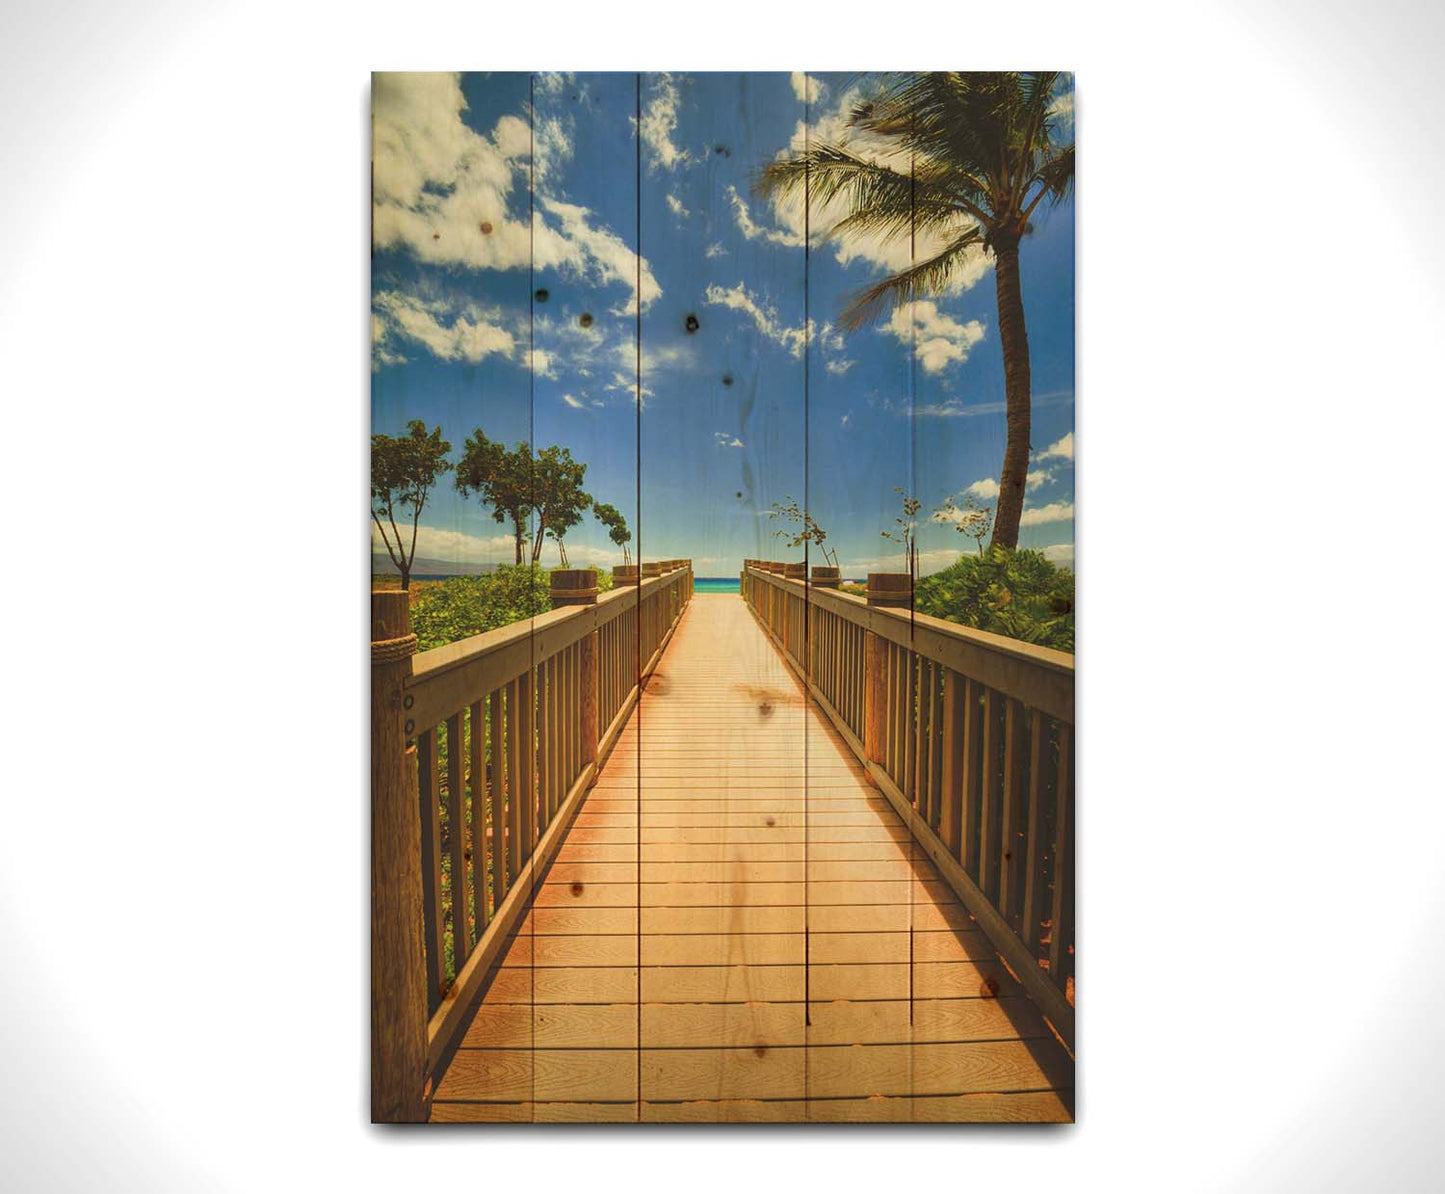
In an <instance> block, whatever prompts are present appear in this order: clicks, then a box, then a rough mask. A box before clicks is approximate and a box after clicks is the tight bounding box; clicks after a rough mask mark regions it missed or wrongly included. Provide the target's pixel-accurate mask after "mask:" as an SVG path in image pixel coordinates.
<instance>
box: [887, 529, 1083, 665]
mask: <svg viewBox="0 0 1445 1194" xmlns="http://www.w3.org/2000/svg"><path fill="white" fill-rule="evenodd" d="M914 608H915V609H916V610H917V611H918V612H919V613H922V614H929V615H931V616H933V617H935V618H947V619H948V621H950V622H958V623H960V624H962V625H964V626H973V627H975V628H977V629H979V630H987V631H991V632H992V633H994V634H1002V635H1007V636H1008V637H1009V638H1016V639H1020V640H1022V641H1023V642H1026V643H1037V644H1038V645H1039V646H1042V647H1054V648H1056V649H1058V650H1060V651H1073V649H1074V574H1073V573H1072V572H1071V571H1069V569H1067V568H1060V567H1059V566H1058V565H1056V564H1053V563H1051V562H1050V561H1049V560H1047V559H1046V558H1045V557H1044V555H1043V553H1042V552H1037V551H1031V550H1029V549H1028V548H1023V547H1019V548H1006V547H990V548H989V549H988V550H986V551H984V552H981V553H980V554H978V555H965V556H961V557H960V558H959V560H958V562H957V563H956V564H952V565H950V566H949V567H947V568H945V569H944V570H943V571H942V572H935V573H934V574H933V575H932V576H928V577H924V578H923V579H922V580H920V581H919V582H918V584H917V586H916V588H915V590H914Z"/></svg>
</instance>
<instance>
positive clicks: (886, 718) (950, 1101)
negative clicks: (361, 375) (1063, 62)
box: [371, 71, 1077, 1123]
mask: <svg viewBox="0 0 1445 1194" xmlns="http://www.w3.org/2000/svg"><path fill="white" fill-rule="evenodd" d="M1073 87H1074V81H1073V77H1072V76H1071V75H1069V74H1068V73H1066V72H1052V71H1040V72H1021V73H1020V72H996V73H984V72H964V73H956V74H948V73H933V74H922V75H909V74H869V73H862V74H853V75H850V74H829V73H816V72H814V73H806V72H793V73H791V74H786V73H777V74H774V73H760V72H732V73H710V74H692V75H688V74H667V73H643V74H627V73H609V74H590V75H588V74H545V73H538V74H530V75H529V74H465V73H462V74H444V73H438V74H385V73H383V74H377V75H375V76H374V77H373V84H372V115H373V179H372V236H373V240H372V251H373V258H372V292H371V302H372V323H371V332H372V345H371V352H372V379H373V385H372V431H373V439H372V492H371V523H372V540H373V555H372V571H373V583H372V613H373V617H372V623H373V625H372V689H373V691H372V810H371V819H372V820H371V823H372V867H373V879H372V1057H371V1070H372V1115H373V1119H375V1120H377V1121H379V1122H394V1121H417V1120H431V1121H433V1122H482V1123H486V1122H502V1123H515V1122H605V1123H644V1122H646V1123H651V1122H786V1123H805V1122H820V1123H835V1122H914V1121H917V1122H982V1121H1011V1122H1040V1121H1071V1120H1072V1118H1073V1107H1074V1093H1073V1091H1074V1050H1075V1038H1074V1007H1075V1001H1076V998H1077V991H1076V981H1075V931H1074V905H1073V881H1074V880H1073V873H1074V872H1073V868H1074V850H1073V826H1074V782H1073V776H1074V760H1075V757H1076V754H1077V743H1076V738H1075V734H1074V662H1073V644H1074V611H1073V597H1074V549H1073V511H1074V507H1073V468H1074V439H1073V358H1074V346H1073V345H1074V341H1073V286H1074V247H1073V242H1074V218H1073V193H1072V192H1073V163H1074V121H1073V96H1074V91H1073Z"/></svg>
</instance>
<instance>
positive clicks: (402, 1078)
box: [371, 590, 428, 1123]
mask: <svg viewBox="0 0 1445 1194" xmlns="http://www.w3.org/2000/svg"><path fill="white" fill-rule="evenodd" d="M409 604H410V598H409V595H408V594H407V593H404V592H401V591H399V590H393V591H390V592H375V593H372V595H371V1118H372V1121H373V1122H374V1123H417V1122H421V1121H424V1120H425V1119H426V1118H427V1095H428V1091H427V1088H426V1086H427V1074H426V1049H427V1039H426V1032H427V995H426V973H425V964H424V957H423V947H422V883H421V803H420V796H419V794H418V791H417V779H416V760H415V748H414V747H409V746H408V742H407V740H408V739H409V738H410V737H411V736H412V733H413V731H414V729H415V727H414V726H413V724H412V722H411V721H410V719H409V718H408V717H407V709H406V705H407V701H408V699H409V698H408V697H407V695H406V691H405V690H406V679H407V677H408V676H409V675H411V657H412V655H414V654H415V653H416V635H414V634H412V633H411V612H410V609H409Z"/></svg>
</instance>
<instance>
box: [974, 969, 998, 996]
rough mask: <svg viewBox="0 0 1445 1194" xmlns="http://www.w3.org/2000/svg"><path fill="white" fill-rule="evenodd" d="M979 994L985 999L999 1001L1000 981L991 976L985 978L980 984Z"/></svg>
mask: <svg viewBox="0 0 1445 1194" xmlns="http://www.w3.org/2000/svg"><path fill="white" fill-rule="evenodd" d="M978 993H979V995H980V996H981V997H982V998H984V999H997V998H998V979H996V978H994V976H993V975H991V974H990V975H987V976H985V978H984V980H983V982H982V983H980V984H979V987H978Z"/></svg>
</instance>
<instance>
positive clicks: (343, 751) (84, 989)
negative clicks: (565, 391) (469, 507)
mask: <svg viewBox="0 0 1445 1194" xmlns="http://www.w3.org/2000/svg"><path fill="white" fill-rule="evenodd" d="M1432 7H1433V8H1434V9H1435V10H1434V11H1432ZM1439 13H1440V10H1439V9H1438V6H1431V5H1427V4H1425V3H1420V4H1408V3H1398V2H1396V3H1390V2H1388V0H1385V2H1377V3H1370V4H1365V3H1357V4H1344V3H1339V2H1331V0H1325V2H1323V3H1321V2H1319V0H1310V2H1308V3H1306V2H1303V0H1276V2H1273V3H1259V2H1257V0H1238V2H1236V3H1221V2H1217V0H1216V2H1213V3H1200V4H1195V5H1190V6H1184V5H1164V4H1157V3H1149V4H1137V5H1130V4H1101V3H1078V2H1077V0H1071V2H1068V3H1058V4H1055V3H1049V2H1034V3H1029V4H1017V5H1013V6H1005V5H999V4H992V5H973V4H967V3H952V4H946V5H945V4H935V3H921V2H919V0H910V2H909V3H898V4H888V5H881V6H879V5H868V6H866V7H865V6H860V5H857V4H855V3H852V2H850V0H838V2H837V3H835V4H832V5H829V6H826V7H824V6H820V5H807V6H804V5H783V4H779V3H776V2H772V3H756V4H755V3H736V2H733V0H729V2H728V3H726V4H716V5H703V4H696V3H693V4H684V3H675V4H671V5H661V4H647V5H636V6H631V7H627V8H624V7H623V6H621V5H618V4H603V3H593V4H591V5H587V6H580V5H571V4H565V3H560V2H551V3H528V4H522V5H511V6H507V7H506V8H502V7H499V6H498V5H496V4H486V3H471V4H466V5H455V6H444V5H434V4H426V3H414V2H411V0H391V2H390V3H385V4H378V3H367V4H351V5H345V6H342V5H337V6H334V7H331V6H320V5H297V4H290V3H288V4H281V3H266V2H261V0H248V2H246V3H228V4H198V3H195V2H193V0H191V2H181V0H175V2H171V3H160V2H157V0H147V2H143V3H130V4H124V5H122V4H115V3H109V2H104V3H103V2H98V0H70V2H56V0H50V2H48V3H28V2H26V3H19V4H16V3H10V4H8V5H6V7H5V9H4V11H3V14H0V195H3V211H0V217H3V218H0V401H3V422H0V444H3V447H0V452H3V473H0V481H3V483H4V486H5V490H6V494H7V497H8V500H9V515H8V518H7V519H6V523H7V526H6V534H5V535H4V536H3V539H0V544H3V548H0V551H3V559H4V561H5V564H4V567H5V578H6V582H7V583H6V584H5V586H4V588H3V590H0V591H3V597H0V600H3V602H4V609H3V621H0V626H3V633H4V643H3V655H0V658H3V660H4V662H3V669H4V678H5V679H4V684H3V688H0V692H3V698H0V699H3V701H4V709H3V716H0V733H3V734H4V753H3V759H4V775H5V785H4V804H3V819H0V1168H3V1170H4V1174H3V1176H0V1185H3V1186H6V1187H7V1188H14V1189H21V1190H32V1189H33V1190H59V1189H106V1190H147V1191H154V1190H196V1189H203V1188H204V1189H220V1190H253V1189H258V1188H267V1189H282V1190H289V1189H299V1188H309V1189H333V1188H334V1189H344V1190H366V1191H369V1190H396V1189H418V1190H420V1189H426V1190H443V1189H446V1190H450V1189H477V1190H503V1189H505V1190H513V1191H514V1190H563V1191H565V1190H586V1191H594V1190H595V1191H610V1190H614V1189H615V1190H629V1191H632V1190H640V1189H669V1190H673V1189H684V1190H699V1189H701V1190H712V1189H717V1188H722V1187H726V1188H728V1189H736V1188H737V1187H738V1185H739V1184H742V1185H744V1186H745V1187H748V1188H752V1189H760V1190H771V1189H777V1188H790V1189H815V1190H825V1191H832V1190H839V1189H865V1188H866V1189H869V1190H873V1191H876V1190H880V1189H884V1190H909V1189H915V1188H917V1189H923V1188H929V1189H938V1190H969V1189H983V1190H990V1191H1006V1190H1014V1189H1020V1190H1026V1189H1049V1190H1053V1191H1057V1190H1061V1189H1062V1190H1069V1189H1082V1190H1093V1189H1099V1190H1111V1191H1113V1190H1148V1191H1153V1190H1161V1189H1170V1190H1196V1189H1197V1190H1330V1189H1341V1190H1349V1189H1367V1188H1374V1189H1411V1188H1413V1189H1424V1188H1428V1187H1429V1186H1430V1185H1431V1184H1432V1182H1431V1175H1432V1165H1433V1168H1438V1167H1439V1166H1438V1162H1439V1161H1440V1160H1441V1152H1442V1150H1441V1149H1440V1147H1439V1146H1438V1144H1437V1139H1438V1137H1439V1134H1440V1131H1441V1129H1440V1127H1439V1123H1438V1121H1439V1115H1440V1112H1441V1110H1442V1099H1441V1097H1440V1094H1439V1086H1438V1084H1439V1072H1440V1068H1441V1063H1442V1060H1445V1051H1442V1041H1441V1028H1440V1017H1439V1015H1438V1013H1437V1010H1436V1005H1437V1003H1438V990H1439V987H1440V984H1441V979H1442V960H1441V954H1442V951H1441V948H1440V946H1441V941H1442V931H1441V923H1442V922H1441V911H1442V881H1441V871H1442V867H1441V845H1442V830H1445V815H1442V811H1441V806H1440V800H1439V797H1440V794H1441V764H1440V756H1439V755H1438V754H1437V753H1436V752H1435V750H1434V749H1433V748H1434V747H1435V746H1436V745H1437V744H1438V742H1439V740H1440V735H1441V731H1440V724H1439V723H1440V718H1439V714H1440V699H1439V687H1438V677H1439V675H1440V671H1441V667H1440V665H1441V650H1440V622H1441V620H1440V616H1439V599H1440V594H1441V589H1442V584H1441V581H1440V567H1439V562H1440V559H1441V551H1440V545H1439V542H1438V527H1439V525H1440V521H1441V520H1440V514H1439V509H1438V501H1437V499H1438V494H1439V489H1440V486H1439V484H1438V482H1437V477H1438V475H1439V472H1440V461H1439V457H1438V456H1437V452H1439V451H1440V450H1441V448H1442V434H1441V432H1442V414H1441V398H1442V392H1441V391H1442V386H1441V382H1440V377H1441V360H1440V358H1441V353H1440V351H1439V340H1440V333H1441V328H1442V302H1441V297H1442V295H1441V285H1442V284H1441V277H1442V266H1445V250H1442V238H1441V220H1440V216H1439V208H1440V195H1441V189H1442V182H1445V167H1442V152H1441V151H1442V148H1445V139H1442V134H1441V119H1440V111H1441V84H1440V76H1439V72H1438V65H1439V62H1438V59H1439V51H1440V49H1441V44H1442V37H1441V32H1442V30H1441V20H1440V15H1439ZM1001 65H1006V66H1016V67H1027V66H1030V65H1037V66H1064V67H1069V68H1073V69H1075V70H1077V71H1078V96H1079V101H1078V114H1079V125H1078V127H1079V136H1080V141H1081V146H1082V151H1081V156H1080V164H1079V204H1078V211H1079V220H1080V225H1079V227H1080V240H1079V244H1080V271H1079V278H1080V301H1079V312H1080V341H1079V387H1078V395H1079V405H1078V414H1079V427H1078V442H1079V447H1080V464H1079V473H1078V476H1079V478H1080V484H1079V493H1078V507H1079V510H1080V513H1081V521H1080V528H1079V560H1080V567H1081V570H1082V581H1083V592H1082V594H1081V601H1080V607H1081V622H1080V625H1081V630H1082V633H1081V639H1080V650H1079V659H1080V675H1081V680H1082V697H1081V713H1080V726H1081V733H1082V749H1081V755H1080V817H1079V828H1080V834H1081V841H1080V850H1079V857H1080V859H1081V868H1082V869H1081V887H1080V898H1079V907H1080V913H1081V917H1082V930H1081V936H1080V947H1081V961H1080V990H1081V1004H1080V1069H1079V1076H1080V1095H1079V1124H1078V1125H1077V1126H1076V1127H1072V1128H1064V1129H1038V1128H1028V1129H1013V1130H998V1129H982V1130H980V1129H973V1130H959V1129H941V1130H939V1129H935V1130H927V1131H923V1130H894V1131H872V1130H861V1129H843V1130H837V1131H829V1130H817V1129H813V1130H798V1129H793V1130H786V1131H760V1130H753V1131H717V1130H715V1131H697V1130H687V1131H683V1130H666V1131H637V1130H623V1131H617V1130H613V1131H606V1132H601V1131H573V1130H559V1129H553V1130H549V1131H547V1132H545V1133H544V1132H534V1131H521V1130H515V1129H512V1130H507V1129H499V1130H496V1131H490V1132H485V1133H483V1132H475V1131H435V1130H426V1129H422V1130H419V1131H418V1130H411V1131H408V1130H382V1129H375V1128H372V1127H370V1126H368V1124H367V1123H366V1118H367V1113H366V1102H367V1081H366V1067H367V1059H368V1053H367V1047H366V1009H367V1003H366V999H367V997H366V972H365V952H366V950H365V947H366V920H365V916H366V897H367V880H366V850H365V836H364V835H365V826H366V817H365V808H366V798H365V788H366V781H365V775H364V772H365V761H366V756H365V747H364V742H363V739H362V727H363V725H364V719H365V706H364V702H363V695H364V691H365V689H364V685H365V683H366V673H365V668H364V663H363V655H362V649H361V648H362V644H363V641H364V639H365V625H364V614H365V606H364V601H363V596H362V595H363V592H364V590H365V588H366V575H367V571H368V555H367V539H366V531H365V523H364V521H363V520H364V510H365V507H364V505H363V502H364V500H365V498H364V483H363V476H364V468H365V445H366V435H367V426H366V422H367V418H366V416H367V382H368V373H367V342H366V310H367V298H366V282H367V248H368V246H367V231H366V218H367V183H368V169H367V156H366V155H367V144H366V113H367V104H368V72H369V71H370V70H371V69H372V68H382V69H397V68H448V69H450V68H463V67H464V68H493V67H495V68H501V67H510V68H523V69H532V68H535V69H559V68H570V69H601V68H613V69H632V68H637V67H643V68H680V69H706V68H714V69H720V68H734V69H736V68H752V69H762V68H775V69H793V68H795V67H800V66H805V67H807V68H809V69H814V70H821V69H849V68H856V67H907V68H924V67H928V68H968V67H998V66H1001ZM1434 1180H1435V1181H1436V1182H1438V1180H1439V1179H1438V1177H1436V1178H1435V1179H1434Z"/></svg>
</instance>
